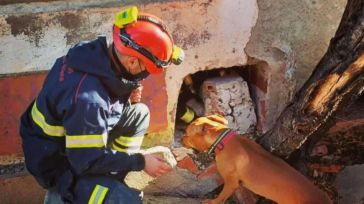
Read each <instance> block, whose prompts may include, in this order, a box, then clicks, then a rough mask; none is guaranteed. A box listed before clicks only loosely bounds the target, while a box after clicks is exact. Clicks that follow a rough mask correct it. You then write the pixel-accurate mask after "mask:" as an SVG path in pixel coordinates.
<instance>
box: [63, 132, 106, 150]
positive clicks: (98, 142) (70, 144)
mask: <svg viewBox="0 0 364 204" xmlns="http://www.w3.org/2000/svg"><path fill="white" fill-rule="evenodd" d="M104 146H105V144H104V140H103V135H66V148H88V147H104Z"/></svg>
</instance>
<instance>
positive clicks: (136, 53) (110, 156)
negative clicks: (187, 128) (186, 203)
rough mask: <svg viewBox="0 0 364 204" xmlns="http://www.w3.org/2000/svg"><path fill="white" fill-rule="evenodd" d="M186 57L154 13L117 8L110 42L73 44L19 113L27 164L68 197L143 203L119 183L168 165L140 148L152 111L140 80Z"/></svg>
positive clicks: (80, 200) (75, 200)
mask: <svg viewBox="0 0 364 204" xmlns="http://www.w3.org/2000/svg"><path fill="white" fill-rule="evenodd" d="M183 58H184V55H183V51H182V50H181V49H180V48H178V47H177V46H175V45H174V43H173V40H172V37H171V35H170V34H169V32H168V31H167V28H166V27H165V25H164V24H163V23H162V21H161V20H160V19H159V18H157V17H155V16H153V15H151V14H143V13H138V9H137V8H136V7H134V6H133V7H130V8H127V9H125V10H122V11H120V12H119V13H118V14H117V15H116V18H115V22H114V25H113V42H112V43H111V44H108V43H107V41H106V37H104V36H100V37H98V38H97V39H96V40H94V41H88V42H81V43H79V44H77V45H75V46H73V47H72V48H71V49H70V50H69V51H68V53H67V54H66V55H65V56H63V57H60V58H58V59H57V60H56V61H55V64H54V65H53V67H52V68H51V70H50V71H49V73H48V75H47V78H46V79H45V82H44V84H43V87H42V89H41V91H40V93H39V95H38V96H37V97H36V99H35V100H34V101H33V102H32V103H31V104H30V106H29V107H28V108H27V110H26V111H25V112H24V113H23V115H22V117H21V126H20V134H21V137H22V141H23V151H24V156H25V163H26V167H27V169H28V171H29V172H30V173H31V174H32V175H33V176H34V177H35V179H36V180H37V181H38V183H39V184H40V185H41V186H43V187H44V188H46V189H49V192H52V193H55V194H57V195H60V196H61V198H62V200H63V202H65V203H128V204H129V203H141V197H140V192H138V191H137V190H134V189H131V188H129V187H128V186H127V185H126V184H125V183H124V178H125V176H126V174H127V173H128V172H130V171H140V170H144V171H145V172H146V173H148V174H149V175H151V176H153V177H156V176H161V175H163V174H165V173H167V172H169V171H170V170H171V168H170V167H169V166H168V165H167V164H166V163H165V162H164V160H163V158H160V157H158V156H155V155H152V154H149V155H148V154H147V155H142V154H140V153H138V150H139V149H140V146H141V143H142V140H143V136H144V133H145V132H146V130H147V128H148V125H149V119H150V113H149V109H148V107H147V106H146V105H144V104H142V103H140V97H141V91H142V86H141V85H140V84H139V83H138V82H139V81H140V80H143V79H145V78H146V77H147V76H148V75H150V74H158V73H162V72H163V70H164V69H165V68H166V67H168V66H169V65H170V64H171V63H174V64H180V63H181V62H182V60H183Z"/></svg>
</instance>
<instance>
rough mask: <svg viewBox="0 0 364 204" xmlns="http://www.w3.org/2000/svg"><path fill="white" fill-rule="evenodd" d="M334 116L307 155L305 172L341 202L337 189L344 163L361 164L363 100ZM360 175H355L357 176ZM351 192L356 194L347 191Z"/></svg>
mask: <svg viewBox="0 0 364 204" xmlns="http://www.w3.org/2000/svg"><path fill="white" fill-rule="evenodd" d="M336 119H337V121H336V124H335V125H334V126H333V127H332V128H331V129H330V130H329V131H328V132H327V133H326V134H325V135H324V136H323V137H322V138H321V139H320V141H318V142H317V143H316V144H315V146H314V147H313V148H312V150H311V152H310V153H309V155H306V159H305V163H306V167H307V168H308V169H307V170H308V171H306V174H307V176H309V177H310V178H311V179H312V180H313V182H314V183H315V184H316V185H317V186H319V187H320V188H321V189H322V190H324V191H325V192H327V193H328V194H329V196H330V197H331V199H332V200H333V202H334V203H343V202H342V199H343V196H342V195H340V192H339V191H340V188H341V187H342V186H340V185H341V184H340V181H339V176H340V174H342V172H343V170H344V169H345V168H346V167H350V166H354V165H361V167H362V168H364V166H363V164H364V103H363V100H362V99H361V100H359V101H357V102H356V103H355V104H353V105H352V106H351V107H350V108H348V109H347V110H345V111H343V112H341V113H339V114H338V115H337V117H336ZM361 174H362V173H361ZM362 175H363V174H362ZM353 176H354V175H353ZM359 177H360V178H359ZM362 177H363V176H361V175H358V178H357V179H362ZM358 182H359V181H358ZM353 185H354V184H353ZM362 193H364V192H363V191H362ZM353 196H355V195H350V197H353ZM361 196H363V195H361ZM363 199H364V198H363ZM339 200H340V202H339ZM362 202H364V200H363V201H362Z"/></svg>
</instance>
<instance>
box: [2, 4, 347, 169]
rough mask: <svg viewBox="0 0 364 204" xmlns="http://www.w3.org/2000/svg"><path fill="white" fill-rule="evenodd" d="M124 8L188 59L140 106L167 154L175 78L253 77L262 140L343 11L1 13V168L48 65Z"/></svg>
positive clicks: (24, 7) (12, 157)
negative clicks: (162, 26) (233, 73)
mask: <svg viewBox="0 0 364 204" xmlns="http://www.w3.org/2000/svg"><path fill="white" fill-rule="evenodd" d="M19 2H20V3H19ZM21 2H28V3H21ZM131 3H133V4H136V5H137V6H138V7H139V9H140V10H141V11H144V12H150V13H154V14H156V15H158V16H159V17H161V18H162V19H163V20H164V21H165V23H166V24H167V25H168V26H169V28H170V30H172V33H173V37H174V39H175V42H176V44H178V45H180V46H182V48H183V49H184V50H185V52H186V60H185V62H184V63H183V64H182V65H181V66H178V67H177V66H172V67H171V68H170V69H168V70H167V71H166V72H165V73H164V74H162V75H158V76H152V77H150V78H149V79H147V80H146V81H144V82H143V83H144V84H145V89H144V97H143V101H144V102H145V103H146V104H147V105H148V106H149V107H150V109H151V114H152V121H151V125H150V129H149V131H148V135H147V138H146V145H152V144H156V143H158V144H167V145H168V144H171V143H172V141H173V131H174V129H173V128H174V117H175V110H176V107H177V98H178V94H179V89H180V87H181V84H182V79H183V77H184V76H186V75H187V74H191V73H195V72H197V71H202V70H210V69H214V68H221V67H224V68H229V67H232V66H244V65H250V66H253V67H254V69H255V72H254V75H253V76H252V78H253V79H252V80H251V83H252V84H251V86H252V87H253V89H254V90H255V91H256V93H257V94H256V103H257V107H258V116H259V119H260V121H259V126H260V129H261V130H262V132H264V131H266V130H268V129H269V128H270V127H271V125H272V124H273V122H274V120H275V119H276V117H277V116H278V115H279V113H280V111H281V110H282V109H283V108H284V106H285V105H286V104H287V102H288V101H289V100H290V99H291V98H292V96H293V95H294V93H295V91H296V90H297V89H298V88H299V87H300V86H301V85H302V84H303V82H304V81H305V80H306V79H307V78H308V77H309V75H310V73H311V71H312V70H313V68H314V66H315V65H316V64H317V62H318V60H319V59H320V58H321V56H322V55H323V53H324V52H325V50H326V48H327V45H328V43H329V40H330V38H331V37H332V36H333V35H334V32H335V30H336V28H337V26H338V24H339V20H340V18H341V15H342V12H343V9H344V7H345V3H346V1H345V0H303V1H298V0H296V1H291V0H276V1H270V0H196V1H177V0H176V1H161V0H160V1H158V0H154V1H149V0H138V1H117V0H105V1H96V0H76V1H41V2H38V1H31V0H30V1H29V0H28V1H20V0H19V1H17V3H9V2H7V3H4V5H1V7H0V91H1V93H2V94H0V168H1V165H7V164H12V163H18V162H21V160H22V157H21V155H22V151H21V148H20V146H21V142H20V138H19V135H18V123H19V116H20V114H21V112H22V111H23V110H24V109H25V108H26V106H27V105H28V104H29V103H30V101H31V100H32V99H33V98H34V97H35V96H36V95H37V93H38V91H39V89H40V88H41V84H42V81H43V79H44V77H45V75H46V71H47V70H49V69H50V67H51V66H52V64H53V63H54V60H55V59H56V58H57V57H59V56H62V55H64V54H66V52H67V50H68V49H69V48H70V47H71V46H72V45H73V44H75V43H77V42H78V41H81V40H91V39H93V38H95V37H96V36H97V35H99V34H105V35H107V37H108V39H110V35H111V25H112V22H113V18H114V14H115V13H116V12H117V11H118V10H119V8H120V7H122V6H126V5H130V4H131ZM39 71H41V72H39ZM158 87H160V88H158Z"/></svg>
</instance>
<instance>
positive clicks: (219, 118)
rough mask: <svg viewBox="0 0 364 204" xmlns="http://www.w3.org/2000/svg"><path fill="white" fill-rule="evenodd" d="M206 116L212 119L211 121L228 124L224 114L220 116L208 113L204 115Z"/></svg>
mask: <svg viewBox="0 0 364 204" xmlns="http://www.w3.org/2000/svg"><path fill="white" fill-rule="evenodd" d="M206 118H208V119H209V120H212V121H215V122H218V123H221V124H223V125H227V124H228V121H227V120H226V119H225V118H224V116H221V115H217V114H214V115H208V116H206Z"/></svg>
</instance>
